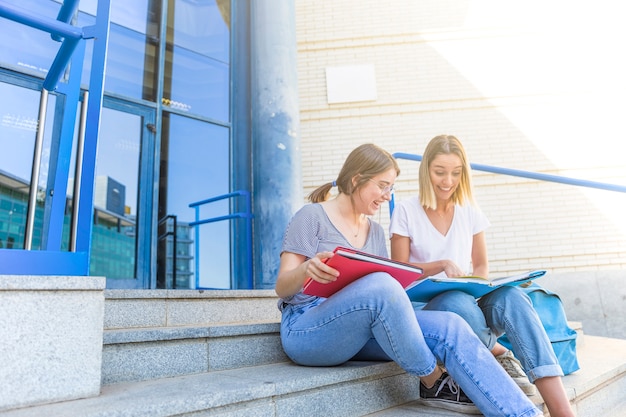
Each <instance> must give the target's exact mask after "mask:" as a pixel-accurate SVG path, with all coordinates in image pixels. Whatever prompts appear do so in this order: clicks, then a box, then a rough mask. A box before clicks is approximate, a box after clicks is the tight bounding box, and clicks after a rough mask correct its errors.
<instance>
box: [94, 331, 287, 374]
mask: <svg viewBox="0 0 626 417" xmlns="http://www.w3.org/2000/svg"><path fill="white" fill-rule="evenodd" d="M279 332H280V323H279V322H276V321H273V322H256V323H252V322H251V323H247V324H216V325H211V326H184V327H183V326H179V327H152V328H141V329H140V328H135V329H114V330H111V329H109V330H105V331H104V334H103V349H102V384H103V385H109V384H114V383H119V382H132V381H144V380H149V379H159V378H167V377H174V376H182V375H191V374H198V373H202V372H214V371H222V370H226V369H233V368H241V367H248V366H257V365H266V364H271V363H280V362H287V361H288V360H289V359H288V358H287V356H286V355H285V353H284V352H283V349H282V346H281V342H280V334H279Z"/></svg>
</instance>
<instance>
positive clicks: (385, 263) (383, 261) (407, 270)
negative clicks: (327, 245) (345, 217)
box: [303, 246, 424, 297]
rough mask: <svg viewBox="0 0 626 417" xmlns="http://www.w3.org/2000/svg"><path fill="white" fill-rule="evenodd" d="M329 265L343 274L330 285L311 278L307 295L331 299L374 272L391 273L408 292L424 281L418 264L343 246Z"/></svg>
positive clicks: (305, 288)
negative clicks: (343, 289) (349, 285)
mask: <svg viewBox="0 0 626 417" xmlns="http://www.w3.org/2000/svg"><path fill="white" fill-rule="evenodd" d="M326 264H327V265H328V266H331V267H333V268H335V269H336V270H337V271H339V277H337V279H336V280H335V281H333V282H329V283H328V284H322V283H319V282H317V281H314V280H312V279H311V278H309V279H307V281H306V282H305V283H304V290H303V292H304V293H305V294H308V295H317V296H319V297H330V296H331V295H333V294H334V293H336V292H337V291H339V290H341V289H342V288H344V287H345V286H346V285H348V284H350V283H352V282H353V281H355V280H357V279H359V278H361V277H363V276H365V275H368V274H371V273H372V272H387V273H389V275H391V276H392V277H394V278H395V279H396V280H397V281H398V282H399V283H400V284H402V287H404V288H405V289H407V290H408V289H409V288H412V287H413V286H414V285H416V284H418V283H420V282H421V281H422V280H423V279H424V276H423V271H422V269H421V268H419V267H417V266H415V265H411V264H407V263H404V262H398V261H394V260H392V259H388V258H384V257H381V256H376V255H372V254H369V253H366V252H361V251H358V250H354V249H350V248H344V247H341V246H338V247H337V248H335V250H334V255H333V257H331V258H328V259H327V260H326Z"/></svg>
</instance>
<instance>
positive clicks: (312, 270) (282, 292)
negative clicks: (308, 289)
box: [275, 252, 339, 298]
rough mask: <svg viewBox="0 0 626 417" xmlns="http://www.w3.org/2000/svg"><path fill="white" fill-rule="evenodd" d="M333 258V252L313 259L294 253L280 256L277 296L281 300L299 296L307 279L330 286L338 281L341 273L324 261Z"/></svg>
mask: <svg viewBox="0 0 626 417" xmlns="http://www.w3.org/2000/svg"><path fill="white" fill-rule="evenodd" d="M332 256H333V253H332V252H320V253H318V254H317V255H315V256H314V257H313V258H311V259H308V260H307V259H306V257H305V256H303V255H298V254H296V253H292V252H283V253H282V254H281V255H280V268H279V270H278V278H277V279H276V287H275V291H276V294H277V295H278V296H279V297H280V298H286V297H290V296H292V295H294V294H297V293H298V292H299V291H300V290H302V287H303V286H304V283H305V282H306V280H307V278H311V279H313V280H315V281H317V282H320V283H322V284H328V283H329V282H332V281H334V280H336V279H337V277H338V276H339V271H337V270H336V269H334V268H331V267H330V266H328V265H326V264H325V263H324V262H323V261H324V260H325V259H327V258H330V257H332Z"/></svg>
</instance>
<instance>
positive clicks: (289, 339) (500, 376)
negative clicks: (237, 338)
mask: <svg viewBox="0 0 626 417" xmlns="http://www.w3.org/2000/svg"><path fill="white" fill-rule="evenodd" d="M281 340H282V344H283V348H284V350H285V352H286V354H287V355H288V356H289V357H290V358H291V359H292V360H293V361H294V362H295V363H297V364H300V365H307V366H334V365H339V364H342V363H344V362H346V361H348V360H351V359H352V360H390V359H391V360H394V361H395V362H397V363H398V364H399V365H400V366H401V367H402V368H403V369H404V370H406V371H407V372H408V373H410V374H413V375H417V376H425V375H429V374H431V373H432V372H433V371H434V369H435V366H437V362H438V361H439V362H441V363H443V364H444V366H445V367H446V368H447V370H448V372H449V373H450V375H451V376H452V377H453V378H454V380H455V381H456V382H457V383H458V384H459V385H460V386H461V388H462V389H463V391H464V392H465V393H466V394H467V396H468V397H469V398H470V399H471V400H472V401H473V402H474V404H476V406H477V407H478V409H479V410H480V411H481V412H482V413H483V414H485V415H487V416H505V415H506V416H524V417H530V416H536V415H540V414H541V413H540V412H539V410H537V409H536V408H535V406H534V405H533V403H532V402H531V401H530V400H529V399H528V398H527V397H526V395H524V393H523V392H522V391H521V390H520V389H519V388H518V387H517V385H516V384H515V383H514V382H513V380H512V379H511V378H510V377H509V376H508V375H507V374H506V372H505V371H504V369H503V368H502V367H501V366H500V365H499V364H498V362H497V361H496V360H495V358H494V357H493V355H492V354H491V352H489V350H487V349H486V348H485V346H484V345H483V344H482V342H481V341H480V340H479V339H478V337H476V335H475V334H474V333H473V332H472V330H471V329H470V327H469V326H468V324H467V323H466V322H465V321H463V320H462V319H461V318H460V317H458V316H457V315H455V314H452V313H447V312H443V311H415V310H414V309H413V306H412V305H411V302H410V300H409V298H408V297H407V295H406V292H405V291H404V289H403V288H402V286H401V285H400V284H399V283H398V282H397V281H396V280H395V279H393V278H392V277H390V276H389V275H388V274H386V273H373V274H370V275H367V276H365V277H363V278H361V279H359V280H357V281H355V282H354V283H352V284H350V285H348V286H347V287H346V288H344V289H343V290H341V291H339V292H337V293H336V294H335V295H333V296H332V297H330V298H328V299H326V300H323V299H318V300H317V301H315V302H313V303H311V304H304V305H297V304H296V305H287V306H285V307H284V308H283V315H282V323H281Z"/></svg>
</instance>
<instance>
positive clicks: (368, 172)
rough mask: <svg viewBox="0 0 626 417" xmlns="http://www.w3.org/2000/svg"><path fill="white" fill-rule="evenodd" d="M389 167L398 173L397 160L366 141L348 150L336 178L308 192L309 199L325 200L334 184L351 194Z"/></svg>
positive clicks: (313, 201) (317, 201)
mask: <svg viewBox="0 0 626 417" xmlns="http://www.w3.org/2000/svg"><path fill="white" fill-rule="evenodd" d="M390 169H394V170H395V171H396V176H397V175H400V167H399V166H398V162H397V161H396V159H395V158H394V157H393V156H392V155H391V154H390V153H389V152H387V151H386V150H384V149H382V148H380V147H379V146H376V145H374V144H372V143H366V144H364V145H361V146H359V147H357V148H355V149H354V150H353V151H352V152H350V155H348V157H347V158H346V160H345V162H344V163H343V167H342V168H341V171H340V172H339V175H338V176H337V180H336V181H332V182H329V183H326V184H324V185H321V186H319V187H317V188H316V189H315V190H313V191H312V192H311V194H309V197H308V198H309V201H310V202H312V203H320V202H322V201H326V200H327V199H328V197H329V195H330V189H331V188H332V187H333V186H334V185H337V188H338V190H339V192H340V193H343V194H346V195H352V194H354V193H355V192H356V191H357V190H358V189H359V188H361V187H362V186H363V185H364V184H365V183H366V182H367V181H369V180H370V179H371V178H373V177H375V176H376V175H378V174H380V173H382V172H385V171H389V170H390ZM355 177H358V178H357V181H356V184H353V183H352V179H353V178H355Z"/></svg>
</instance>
